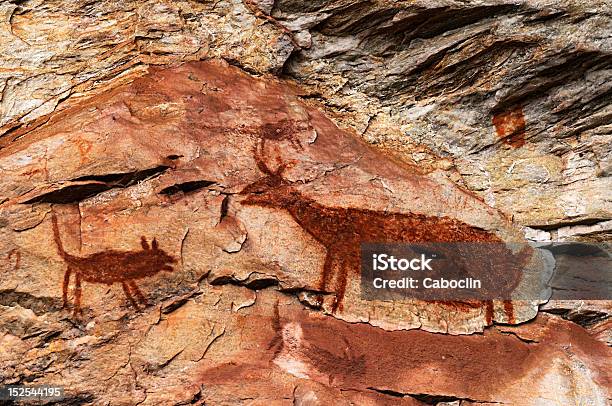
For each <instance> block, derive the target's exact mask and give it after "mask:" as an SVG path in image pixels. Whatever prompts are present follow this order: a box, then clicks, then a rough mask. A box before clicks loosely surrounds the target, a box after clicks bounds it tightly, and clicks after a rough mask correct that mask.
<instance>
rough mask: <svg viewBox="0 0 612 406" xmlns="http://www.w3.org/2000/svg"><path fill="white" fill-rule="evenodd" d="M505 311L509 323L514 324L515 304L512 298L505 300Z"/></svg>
mask: <svg viewBox="0 0 612 406" xmlns="http://www.w3.org/2000/svg"><path fill="white" fill-rule="evenodd" d="M504 313H505V314H506V316H508V323H510V324H514V323H516V320H515V319H514V305H513V304H512V301H510V300H504Z"/></svg>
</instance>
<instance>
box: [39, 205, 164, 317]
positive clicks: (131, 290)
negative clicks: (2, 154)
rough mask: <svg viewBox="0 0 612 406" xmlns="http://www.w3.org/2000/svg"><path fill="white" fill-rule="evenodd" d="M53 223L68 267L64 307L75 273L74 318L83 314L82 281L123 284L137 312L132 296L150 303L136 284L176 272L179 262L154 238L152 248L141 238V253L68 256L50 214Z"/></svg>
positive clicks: (109, 252) (65, 275)
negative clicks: (150, 277) (158, 275)
mask: <svg viewBox="0 0 612 406" xmlns="http://www.w3.org/2000/svg"><path fill="white" fill-rule="evenodd" d="M51 222H52V226H53V239H54V241H55V245H56V248H57V252H58V254H59V255H60V256H61V257H62V259H63V260H64V262H65V263H66V265H67V267H68V268H67V269H66V272H65V274H64V283H63V286H62V292H63V306H64V307H66V306H67V303H68V285H69V284H70V275H71V274H73V273H74V274H75V294H74V312H73V316H74V317H76V316H77V315H78V314H79V313H80V312H81V294H82V290H81V282H82V281H85V282H93V283H102V284H105V285H112V284H113V283H115V282H120V283H121V286H122V287H123V292H124V293H125V296H126V297H127V298H128V299H129V300H130V303H131V304H132V305H133V306H134V307H135V308H136V309H138V304H137V303H136V301H135V300H134V297H133V296H132V294H134V295H136V296H137V297H138V299H139V300H140V302H141V303H142V304H143V305H146V304H147V300H146V299H145V297H144V295H143V294H142V292H141V291H140V289H139V288H138V286H137V285H136V282H135V281H136V280H137V279H142V278H145V277H148V276H153V275H155V274H156V273H158V272H160V271H168V272H172V271H174V268H172V266H171V264H174V263H176V259H174V258H173V257H172V256H171V255H169V254H167V253H166V252H165V251H164V250H163V249H161V248H159V245H158V243H157V240H156V239H155V238H154V239H153V241H152V242H151V246H149V243H148V242H147V240H146V238H145V237H144V236H142V237H141V239H140V244H141V246H142V250H140V251H117V250H104V251H102V252H98V253H95V254H92V255H88V256H85V257H78V256H74V255H71V254H68V253H67V252H66V251H65V250H64V246H63V244H62V240H61V237H60V232H59V227H58V224H57V216H56V215H55V212H53V211H52V212H51Z"/></svg>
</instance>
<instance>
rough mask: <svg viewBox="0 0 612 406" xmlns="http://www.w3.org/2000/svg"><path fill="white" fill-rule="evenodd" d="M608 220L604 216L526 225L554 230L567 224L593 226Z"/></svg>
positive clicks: (538, 228) (527, 225) (544, 229)
mask: <svg viewBox="0 0 612 406" xmlns="http://www.w3.org/2000/svg"><path fill="white" fill-rule="evenodd" d="M608 220H610V219H609V218H604V217H595V218H585V219H576V220H565V221H559V222H556V223H554V224H526V225H525V226H526V227H529V228H533V229H536V230H543V231H553V230H557V229H559V228H563V227H567V226H592V225H595V224H597V223H601V222H604V221H608Z"/></svg>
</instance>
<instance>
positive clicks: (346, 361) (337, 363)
mask: <svg viewBox="0 0 612 406" xmlns="http://www.w3.org/2000/svg"><path fill="white" fill-rule="evenodd" d="M272 327H273V329H274V333H275V335H274V337H273V339H272V341H270V343H269V345H268V350H272V351H273V362H274V363H275V364H277V365H278V366H279V367H281V368H282V369H285V370H287V372H289V373H291V374H294V375H297V376H299V377H302V378H307V377H311V376H310V374H311V373H312V372H313V369H314V371H318V372H320V373H322V374H324V375H325V376H327V377H328V380H329V381H330V382H333V378H334V377H335V376H342V375H346V374H350V375H352V376H359V375H363V374H364V373H365V366H366V365H365V358H366V357H365V354H356V353H355V351H354V350H353V348H352V346H351V345H350V343H349V342H348V340H347V339H346V337H344V336H340V337H339V338H340V340H341V341H342V344H344V345H338V343H328V344H330V346H329V347H330V348H328V349H326V348H323V347H321V346H319V345H316V344H314V343H310V342H309V341H308V340H307V339H305V338H304V334H303V330H302V323H301V322H300V321H298V320H294V321H285V322H281V317H280V314H279V308H278V301H277V302H276V305H275V307H274V318H273V319H272ZM338 347H340V348H338ZM330 350H332V351H330ZM311 378H312V377H311Z"/></svg>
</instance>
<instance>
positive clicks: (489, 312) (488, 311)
mask: <svg viewBox="0 0 612 406" xmlns="http://www.w3.org/2000/svg"><path fill="white" fill-rule="evenodd" d="M485 320H486V322H487V325H491V324H492V323H493V301H492V300H489V301H487V305H486V308H485Z"/></svg>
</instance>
